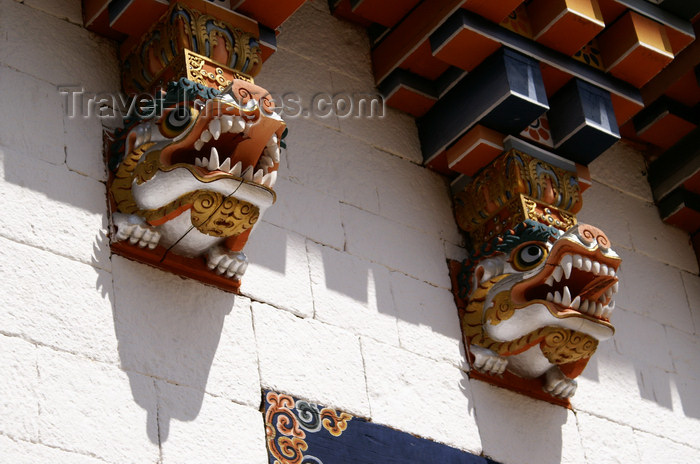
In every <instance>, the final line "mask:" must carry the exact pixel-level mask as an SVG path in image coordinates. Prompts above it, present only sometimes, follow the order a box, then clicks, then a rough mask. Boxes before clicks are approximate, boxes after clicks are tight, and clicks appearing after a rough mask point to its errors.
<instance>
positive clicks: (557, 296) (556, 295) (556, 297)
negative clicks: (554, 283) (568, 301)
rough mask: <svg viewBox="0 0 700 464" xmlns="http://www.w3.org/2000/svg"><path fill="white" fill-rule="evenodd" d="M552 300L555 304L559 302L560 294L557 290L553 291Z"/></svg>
mask: <svg viewBox="0 0 700 464" xmlns="http://www.w3.org/2000/svg"><path fill="white" fill-rule="evenodd" d="M554 302H555V303H556V304H561V294H560V293H559V292H554Z"/></svg>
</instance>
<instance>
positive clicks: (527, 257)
mask: <svg viewBox="0 0 700 464" xmlns="http://www.w3.org/2000/svg"><path fill="white" fill-rule="evenodd" d="M546 257H547V249H546V248H545V247H544V246H542V245H537V244H534V243H531V244H526V245H524V246H522V247H520V249H518V250H516V252H515V256H514V259H513V266H514V267H515V268H516V269H518V270H519V271H527V270H530V269H532V268H534V267H535V266H537V265H538V264H540V263H541V262H542V261H543V260H544V259H545V258H546Z"/></svg>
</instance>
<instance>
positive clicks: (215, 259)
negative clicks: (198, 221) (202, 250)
mask: <svg viewBox="0 0 700 464" xmlns="http://www.w3.org/2000/svg"><path fill="white" fill-rule="evenodd" d="M207 267H208V268H209V269H211V270H212V271H214V272H216V273H217V274H225V275H226V277H230V278H233V279H237V280H240V279H241V277H243V274H244V273H245V270H246V269H247V268H248V258H247V257H246V255H245V253H243V252H242V251H231V250H227V249H226V248H224V247H220V246H217V247H213V248H211V249H210V250H209V251H208V252H207Z"/></svg>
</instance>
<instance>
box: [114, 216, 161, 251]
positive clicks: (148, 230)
mask: <svg viewBox="0 0 700 464" xmlns="http://www.w3.org/2000/svg"><path fill="white" fill-rule="evenodd" d="M112 221H113V222H114V225H115V226H116V227H117V233H116V234H115V236H114V240H115V241H117V242H121V241H122V240H129V243H130V244H132V245H137V246H139V247H140V248H143V247H146V246H147V247H148V248H149V249H151V250H152V249H154V248H155V247H156V246H158V242H159V241H160V232H158V231H157V230H156V229H155V228H153V227H151V226H149V225H148V224H146V221H144V219H143V218H140V217H138V216H136V215H134V214H123V213H114V214H113V215H112Z"/></svg>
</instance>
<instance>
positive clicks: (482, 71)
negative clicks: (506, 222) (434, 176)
mask: <svg viewBox="0 0 700 464" xmlns="http://www.w3.org/2000/svg"><path fill="white" fill-rule="evenodd" d="M547 108H548V105H547V97H546V94H545V90H544V83H543V82H542V75H541V73H540V68H539V63H538V62H537V61H536V60H534V59H532V58H529V57H527V56H525V55H522V54H520V53H518V52H515V51H513V50H510V49H507V48H501V49H500V50H499V51H497V52H495V53H494V54H493V55H491V56H490V57H488V58H487V59H486V60H485V61H484V62H483V63H482V64H480V65H479V66H478V67H477V68H476V69H475V70H474V71H473V72H471V73H469V74H467V75H466V76H465V77H464V78H463V79H461V80H460V81H459V82H458V83H457V84H455V85H454V87H453V88H452V89H451V90H450V91H448V92H447V93H446V94H445V95H443V96H442V97H441V98H440V100H439V101H438V102H437V103H436V104H435V105H434V106H433V108H431V109H430V111H428V113H426V114H425V116H423V117H421V118H420V119H418V121H417V125H418V135H419V137H420V141H421V147H422V149H423V158H424V160H425V161H428V160H430V159H431V158H432V157H434V156H435V155H437V154H439V153H440V152H442V150H444V149H445V148H446V147H447V146H448V145H450V144H451V143H452V142H454V141H455V140H457V138H458V137H459V136H461V135H462V134H463V133H465V132H466V131H467V130H469V129H470V128H471V127H472V126H473V125H474V124H476V123H478V122H481V123H482V124H484V125H486V126H488V127H490V128H492V129H494V130H497V131H500V132H504V133H508V134H517V133H519V132H521V131H522V130H523V129H524V128H525V127H527V126H528V124H530V123H531V122H532V121H534V120H535V119H537V118H538V117H539V116H540V115H541V114H542V113H544V112H545V111H546V110H547Z"/></svg>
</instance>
